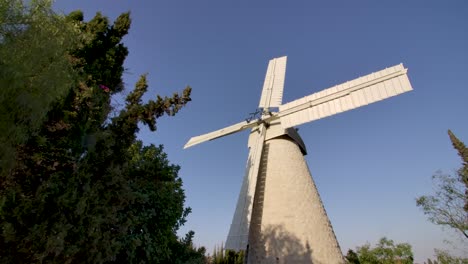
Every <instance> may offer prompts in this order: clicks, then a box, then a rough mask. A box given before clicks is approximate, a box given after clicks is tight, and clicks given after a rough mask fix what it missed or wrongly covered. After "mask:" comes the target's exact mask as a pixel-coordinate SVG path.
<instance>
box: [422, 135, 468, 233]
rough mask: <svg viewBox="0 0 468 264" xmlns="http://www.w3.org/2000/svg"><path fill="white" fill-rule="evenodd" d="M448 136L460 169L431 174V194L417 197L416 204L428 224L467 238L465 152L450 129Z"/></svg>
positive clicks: (467, 160) (467, 170)
mask: <svg viewBox="0 0 468 264" xmlns="http://www.w3.org/2000/svg"><path fill="white" fill-rule="evenodd" d="M448 133H449V137H450V140H451V141H452V144H453V146H454V148H455V149H456V150H457V151H458V155H459V156H460V157H461V158H462V161H463V166H462V168H460V169H459V170H458V171H457V173H456V174H455V175H450V174H443V173H441V172H438V173H437V174H435V175H433V176H432V180H433V183H434V189H435V194H434V195H425V196H421V197H418V198H417V199H416V205H417V206H418V207H420V208H421V209H422V210H423V212H424V214H425V215H427V216H428V219H429V221H431V222H432V223H434V224H436V225H441V226H447V227H450V228H452V229H454V230H456V231H457V232H460V233H461V234H463V236H464V237H465V238H466V239H468V220H467V219H468V210H467V207H468V149H467V148H466V147H465V145H464V144H463V142H461V141H460V140H458V138H456V137H455V135H454V134H453V133H452V132H451V131H450V130H449V132H448Z"/></svg>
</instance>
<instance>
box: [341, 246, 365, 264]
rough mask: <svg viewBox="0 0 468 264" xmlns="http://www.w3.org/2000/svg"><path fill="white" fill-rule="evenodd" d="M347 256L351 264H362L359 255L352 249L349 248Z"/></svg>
mask: <svg viewBox="0 0 468 264" xmlns="http://www.w3.org/2000/svg"><path fill="white" fill-rule="evenodd" d="M345 258H346V260H347V261H348V263H350V264H361V262H360V261H359V257H358V255H357V254H356V252H354V251H353V250H352V249H350V250H348V253H347V254H346V256H345Z"/></svg>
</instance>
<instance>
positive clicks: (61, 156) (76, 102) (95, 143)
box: [0, 1, 204, 263]
mask: <svg viewBox="0 0 468 264" xmlns="http://www.w3.org/2000/svg"><path fill="white" fill-rule="evenodd" d="M18 3H20V2H18V1H15V4H18ZM35 3H43V2H40V1H37V2H34V1H33V2H31V5H32V6H34V4H35ZM2 8H4V6H2ZM15 8H16V7H15ZM40 8H44V10H45V11H44V12H43V13H44V16H45V17H46V18H49V16H50V17H56V16H55V14H53V13H52V11H51V10H50V5H48V6H47V5H45V6H41V7H40ZM40 8H39V9H40ZM2 10H3V9H2ZM14 10H16V9H14ZM18 10H20V9H18ZM21 10H22V9H21ZM21 10H20V11H19V12H18V14H20V15H21V14H22V12H25V11H21ZM34 10H36V9H34ZM46 11H47V12H46ZM2 14H5V12H3V13H2ZM8 14H9V13H8ZM13 15H15V14H13ZM60 21H66V23H68V25H72V26H71V28H73V30H75V31H76V32H77V35H78V38H77V39H78V40H79V41H78V43H77V44H76V46H69V47H64V46H65V45H66V44H65V43H66V42H63V43H62V46H60V45H58V47H57V49H58V50H60V52H66V55H67V56H64V57H65V58H68V59H67V63H70V64H67V65H71V66H72V70H73V71H72V73H70V76H72V77H73V78H71V79H70V80H71V81H70V82H69V80H68V79H67V81H62V80H61V79H60V78H61V77H60V76H58V77H57V76H55V77H54V73H53V72H51V71H53V70H55V69H56V68H55V66H54V67H48V66H47V65H46V66H47V67H45V68H43V69H42V71H38V72H35V74H36V75H37V78H38V79H39V80H42V79H44V80H46V79H47V80H48V81H50V82H54V85H56V86H54V87H56V88H53V89H63V91H62V90H60V91H61V92H60V93H58V92H57V94H56V95H55V96H53V98H52V97H51V98H50V99H48V101H47V104H46V103H43V104H42V107H43V109H41V111H43V112H44V113H43V114H42V115H44V117H42V119H39V120H37V122H38V123H37V124H36V125H37V128H35V132H34V133H32V130H28V131H27V132H25V134H26V135H27V136H26V137H25V138H22V139H21V141H22V142H20V141H18V142H13V143H12V146H16V151H17V154H16V156H15V162H14V166H13V167H11V168H9V169H8V170H5V171H6V172H7V173H4V174H2V175H0V177H1V178H0V227H1V228H0V230H1V233H0V256H2V258H1V263H42V262H46V263H89V262H92V263H106V262H121V263H142V262H143V263H203V261H204V257H203V254H204V249H203V248H200V249H196V248H194V247H193V245H192V239H193V235H194V234H193V232H189V233H188V234H187V237H186V238H185V239H183V240H179V239H178V238H177V236H176V231H177V230H178V228H179V227H180V226H181V225H182V224H184V222H185V218H186V216H187V215H188V214H189V213H190V208H184V201H185V194H184V191H183V189H182V181H181V179H180V178H179V176H178V171H179V167H178V166H176V165H173V164H170V162H169V160H168V159H167V155H166V154H165V153H164V150H163V147H162V146H161V145H160V146H154V145H150V146H143V143H142V142H141V141H138V140H136V133H137V132H138V130H139V128H138V125H139V124H140V123H143V124H146V125H148V126H149V127H150V129H151V130H153V131H154V130H156V125H157V123H156V121H157V118H159V117H161V116H162V115H164V114H166V115H170V116H172V115H175V114H176V113H177V112H178V111H179V110H180V109H181V108H182V107H183V106H185V105H186V104H187V103H188V102H189V101H190V100H191V99H190V92H191V89H190V87H187V88H186V89H185V90H184V91H183V92H182V93H181V94H174V95H173V96H172V97H164V98H163V97H159V96H158V97H157V98H156V100H150V101H148V102H146V103H143V102H142V100H141V98H142V96H143V94H144V93H145V92H146V90H147V88H148V84H147V81H146V76H145V75H143V76H142V77H141V78H140V80H139V81H138V83H137V84H136V86H135V89H134V90H133V91H131V92H130V93H129V95H128V97H127V100H126V105H125V107H124V108H123V109H121V111H120V113H119V114H117V115H116V116H114V117H112V118H109V113H110V112H111V110H112V106H111V103H110V102H111V96H112V95H113V94H115V93H118V92H120V91H122V89H123V84H122V79H121V78H122V72H123V62H124V59H125V57H126V56H127V54H128V51H127V48H126V47H125V46H124V45H123V44H122V43H121V40H122V37H123V36H124V35H125V34H126V33H127V32H128V30H129V27H130V22H131V21H130V16H129V14H128V13H125V14H122V15H121V16H119V17H118V18H117V19H116V21H115V22H114V23H113V24H111V23H109V21H108V19H107V18H106V17H104V16H102V15H101V14H100V13H98V14H96V16H95V17H94V18H93V19H91V20H90V21H89V22H83V14H82V13H81V12H79V11H77V12H73V13H71V14H70V15H69V16H67V17H65V18H63V19H62V20H60ZM20 28H21V27H20ZM30 30H32V27H26V29H25V30H24V32H29V31H30ZM15 34H16V31H15ZM24 34H25V33H24ZM44 34H45V33H44ZM22 37H23V33H22V32H20V33H18V34H17V35H14V34H13V35H10V36H8V38H11V41H12V43H13V42H14V41H17V38H19V39H21V38H22ZM49 37H50V38H51V39H52V40H50V41H58V40H57V39H60V37H57V39H53V36H52V37H51V36H49ZM8 41H10V40H9V39H8ZM8 41H7V39H4V41H3V43H2V45H3V44H4V43H6V44H8V43H9V42H8ZM6 44H5V45H6ZM70 47H72V49H71V50H69V49H70ZM48 49H50V47H47V48H43V49H40V50H37V52H38V53H37V54H36V55H35V56H37V57H38V58H39V57H41V56H42V55H44V54H48V52H51V51H49V50H48ZM62 55H63V54H62ZM1 58H2V61H1V62H2V63H4V64H5V65H6V66H9V65H10V63H13V65H15V64H14V63H15V61H14V60H13V58H11V57H8V59H3V57H1ZM23 59H24V60H25V61H24V62H23V63H24V64H29V63H30V64H33V63H35V62H36V60H35V57H34V58H29V57H24V58H23ZM47 59H48V61H49V63H50V64H54V63H59V62H57V61H55V59H57V60H59V58H56V57H53V56H52V57H48V58H47ZM60 63H61V62H60ZM17 64H18V65H17V67H18V68H17V69H18V74H23V75H24V74H26V73H29V72H28V71H27V70H28V68H27V67H26V66H25V68H24V69H23V68H21V67H22V66H21V63H17ZM54 65H55V64H54ZM15 67H16V66H15ZM6 68H8V67H6ZM2 69H3V68H2ZM64 69H66V70H67V71H68V70H69V68H66V67H64ZM2 74H3V72H2ZM2 76H7V75H2ZM76 76H77V77H76ZM75 77H76V79H75ZM49 79H50V80H49ZM18 80H19V79H18ZM55 82H57V83H55ZM12 85H13V84H12ZM15 85H16V84H15ZM43 85H45V84H43ZM15 89H16V90H15V91H17V92H18V93H20V94H21V93H23V92H26V91H29V90H28V89H29V87H28V86H27V85H24V84H21V85H19V84H18V85H17V86H15ZM51 89H52V88H51ZM2 92H3V91H2ZM59 94H60V95H59ZM2 96H3V95H2ZM2 98H6V99H5V100H7V99H8V97H2ZM10 99H11V98H10ZM10 99H8V100H10ZM31 100H33V99H31ZM22 111H24V113H23V114H24V115H25V116H28V115H35V114H36V113H31V111H33V110H32V108H27V109H22ZM35 120H36V119H35ZM11 122H13V123H14V124H15V125H19V124H22V123H21V122H20V121H18V119H14V120H12V121H11ZM2 136H4V135H3V134H2ZM5 138H7V137H5ZM15 144H16V145H15ZM2 168H4V167H3V165H2Z"/></svg>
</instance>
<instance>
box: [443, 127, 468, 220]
mask: <svg viewBox="0 0 468 264" xmlns="http://www.w3.org/2000/svg"><path fill="white" fill-rule="evenodd" d="M448 134H449V137H450V141H451V142H452V145H453V148H454V149H456V150H457V152H458V156H460V158H461V160H462V167H461V168H460V169H459V170H458V172H457V173H458V177H459V181H460V182H462V183H463V184H464V185H465V205H464V206H463V209H464V210H465V212H467V213H468V148H467V147H465V144H463V142H461V141H460V140H459V139H458V138H457V137H456V136H455V135H454V134H453V133H452V131H450V130H449V131H448Z"/></svg>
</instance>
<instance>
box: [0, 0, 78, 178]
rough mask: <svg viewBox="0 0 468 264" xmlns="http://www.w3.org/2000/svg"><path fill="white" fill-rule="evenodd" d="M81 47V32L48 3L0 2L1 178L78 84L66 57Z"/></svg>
mask: <svg viewBox="0 0 468 264" xmlns="http://www.w3.org/2000/svg"><path fill="white" fill-rule="evenodd" d="M77 44H78V34H77V30H76V29H75V28H74V27H73V26H72V25H71V24H70V23H66V21H65V18H64V17H63V16H59V15H56V14H54V13H52V12H51V2H50V1H46V0H43V1H31V2H30V4H29V5H24V4H23V3H22V1H21V0H0V87H1V93H0V131H1V132H0V145H1V146H2V148H0V168H1V169H2V170H1V171H0V174H3V173H6V172H7V171H8V170H10V169H11V168H12V167H13V165H14V157H15V147H16V146H17V145H19V144H22V143H24V142H26V141H27V139H28V138H29V137H30V136H31V135H33V134H35V133H36V132H37V131H38V129H39V128H40V126H41V124H42V123H43V121H44V119H45V118H46V115H47V112H48V111H49V110H50V109H51V107H52V103H54V102H56V101H57V100H58V99H60V98H63V97H64V96H65V95H66V94H67V93H68V92H69V91H70V89H71V88H72V86H73V85H75V84H76V82H77V79H78V76H77V74H76V73H75V71H74V70H73V68H72V66H73V65H72V61H71V60H70V59H69V56H68V52H69V51H70V50H71V49H74V48H77Z"/></svg>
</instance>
